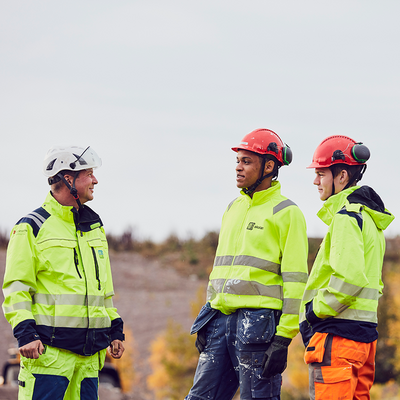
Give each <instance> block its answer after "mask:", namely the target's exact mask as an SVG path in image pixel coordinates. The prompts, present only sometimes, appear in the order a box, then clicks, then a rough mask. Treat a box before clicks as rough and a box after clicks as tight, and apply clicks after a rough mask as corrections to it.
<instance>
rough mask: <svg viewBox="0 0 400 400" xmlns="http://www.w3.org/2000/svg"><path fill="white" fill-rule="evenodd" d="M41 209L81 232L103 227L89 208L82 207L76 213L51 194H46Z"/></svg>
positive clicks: (98, 218) (74, 209)
mask: <svg viewBox="0 0 400 400" xmlns="http://www.w3.org/2000/svg"><path fill="white" fill-rule="evenodd" d="M43 207H44V209H45V210H47V211H48V212H49V213H50V214H52V215H57V216H58V217H59V218H61V219H62V220H64V221H67V222H69V223H75V225H76V229H78V230H81V231H83V232H88V231H90V230H92V229H94V228H97V227H99V226H103V223H102V221H101V219H100V217H99V215H98V214H97V213H95V212H94V211H93V210H92V209H91V208H90V207H88V206H86V205H82V206H81V208H80V209H79V211H78V210H77V209H76V208H75V207H72V206H63V205H61V204H60V203H59V202H58V201H57V200H56V199H55V198H54V197H53V195H52V193H51V192H49V193H48V194H47V197H46V199H45V201H44V203H43Z"/></svg>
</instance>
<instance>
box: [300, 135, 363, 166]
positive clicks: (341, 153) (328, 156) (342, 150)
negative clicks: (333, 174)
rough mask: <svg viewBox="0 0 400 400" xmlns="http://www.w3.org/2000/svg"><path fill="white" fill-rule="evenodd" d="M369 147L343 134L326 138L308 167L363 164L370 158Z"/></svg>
mask: <svg viewBox="0 0 400 400" xmlns="http://www.w3.org/2000/svg"><path fill="white" fill-rule="evenodd" d="M369 156H370V153H369V150H368V147H366V146H364V145H363V144H362V143H357V142H356V141H355V140H353V139H351V138H349V137H347V136H342V135H335V136H329V137H327V138H326V139H324V140H323V141H322V142H321V143H320V144H319V146H318V147H317V149H316V150H315V152H314V155H313V159H312V163H311V164H310V165H309V166H308V167H307V168H327V167H330V166H331V165H334V164H347V165H363V164H365V163H366V161H367V160H368V159H369Z"/></svg>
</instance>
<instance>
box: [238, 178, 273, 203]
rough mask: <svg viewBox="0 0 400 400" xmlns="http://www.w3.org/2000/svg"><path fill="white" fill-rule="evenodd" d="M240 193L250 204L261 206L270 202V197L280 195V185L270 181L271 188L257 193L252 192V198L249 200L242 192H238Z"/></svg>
mask: <svg viewBox="0 0 400 400" xmlns="http://www.w3.org/2000/svg"><path fill="white" fill-rule="evenodd" d="M240 193H241V194H242V195H243V196H245V197H247V199H248V200H249V201H250V202H252V203H253V204H262V203H265V202H266V201H268V200H270V199H271V198H272V197H275V196H277V195H280V194H281V184H280V182H279V181H272V182H271V186H270V187H269V188H268V189H266V190H261V191H259V192H254V193H253V198H251V197H250V196H249V195H247V194H246V193H244V192H243V190H241V191H240Z"/></svg>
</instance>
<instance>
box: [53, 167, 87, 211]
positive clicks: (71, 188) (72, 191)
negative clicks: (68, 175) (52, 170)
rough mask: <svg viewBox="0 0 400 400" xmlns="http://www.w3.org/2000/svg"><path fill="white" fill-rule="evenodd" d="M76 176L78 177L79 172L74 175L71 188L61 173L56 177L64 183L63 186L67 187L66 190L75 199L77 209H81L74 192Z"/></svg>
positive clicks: (75, 191)
mask: <svg viewBox="0 0 400 400" xmlns="http://www.w3.org/2000/svg"><path fill="white" fill-rule="evenodd" d="M78 175H79V172H78V173H77V174H75V176H74V180H73V181H72V186H71V185H70V184H69V183H68V181H67V180H66V179H65V177H64V175H63V174H62V173H61V172H59V173H58V174H57V176H58V177H59V178H60V179H61V180H62V181H63V182H64V183H65V186H67V188H68V189H69V192H70V193H71V194H72V196H73V198H74V199H75V201H76V204H78V209H79V208H81V207H82V204H81V202H80V200H79V195H78V191H77V190H76V187H75V181H76V178H77V177H78Z"/></svg>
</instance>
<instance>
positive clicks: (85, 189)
mask: <svg viewBox="0 0 400 400" xmlns="http://www.w3.org/2000/svg"><path fill="white" fill-rule="evenodd" d="M100 166H101V159H100V158H99V157H98V155H97V154H96V152H95V151H94V150H93V149H92V148H91V147H87V148H86V149H84V148H81V147H77V146H67V147H66V146H56V147H53V148H52V149H50V150H49V152H48V154H47V156H46V158H45V160H44V174H45V175H46V176H47V177H48V181H49V184H50V185H51V191H50V193H49V194H48V195H47V197H46V199H45V201H44V203H43V205H42V206H41V207H39V208H37V209H36V210H34V211H33V212H31V213H29V214H28V215H27V216H25V217H24V218H22V219H20V220H19V221H18V223H17V224H16V225H15V227H14V228H13V230H12V231H11V236H10V242H9V246H8V249H7V261H6V271H5V276H4V284H3V292H4V298H5V300H4V304H3V310H4V314H5V317H6V318H7V320H8V321H9V322H10V324H11V326H12V328H13V333H14V336H15V337H16V339H17V340H18V345H19V351H20V354H21V369H20V374H19V377H18V379H19V380H18V383H19V398H20V399H40V400H47V399H48V400H62V399H82V400H97V398H98V373H99V370H100V369H101V368H102V366H103V364H104V360H105V355H106V354H105V352H106V349H107V347H109V348H110V353H111V355H112V356H113V357H114V358H120V357H121V356H122V353H123V351H124V346H123V344H122V341H123V340H124V334H123V322H122V319H121V318H120V316H119V315H118V313H117V310H116V309H115V308H114V306H113V302H112V297H113V295H114V290H113V284H112V277H111V269H110V261H109V257H108V246H107V240H106V236H105V233H104V229H103V224H102V222H101V219H100V217H99V216H98V215H97V214H96V213H95V212H94V211H93V210H91V209H90V208H89V207H88V206H87V205H86V204H85V203H86V202H88V201H90V200H92V199H93V191H94V186H95V185H96V184H97V183H98V181H97V179H96V177H95V176H94V173H93V169H94V168H97V167H100Z"/></svg>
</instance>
